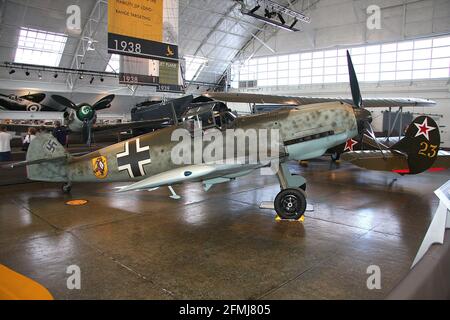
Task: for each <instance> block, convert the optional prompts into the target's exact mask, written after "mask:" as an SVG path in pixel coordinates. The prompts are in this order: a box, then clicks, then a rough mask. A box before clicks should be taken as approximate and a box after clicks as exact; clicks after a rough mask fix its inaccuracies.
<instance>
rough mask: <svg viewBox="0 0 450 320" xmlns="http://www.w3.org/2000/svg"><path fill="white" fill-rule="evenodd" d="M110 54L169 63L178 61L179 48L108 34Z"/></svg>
mask: <svg viewBox="0 0 450 320" xmlns="http://www.w3.org/2000/svg"><path fill="white" fill-rule="evenodd" d="M108 53H117V54H121V55H126V56H134V57H139V58H147V59H155V60H161V61H168V62H177V61H178V46H176V45H173V44H168V43H162V42H156V41H151V40H143V39H138V38H132V37H127V36H123V35H120V34H115V33H108Z"/></svg>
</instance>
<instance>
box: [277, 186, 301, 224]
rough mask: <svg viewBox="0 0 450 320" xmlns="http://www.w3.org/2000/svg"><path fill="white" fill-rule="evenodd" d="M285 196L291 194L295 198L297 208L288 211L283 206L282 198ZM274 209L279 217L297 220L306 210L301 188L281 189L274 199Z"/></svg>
mask: <svg viewBox="0 0 450 320" xmlns="http://www.w3.org/2000/svg"><path fill="white" fill-rule="evenodd" d="M287 196H293V197H294V198H296V200H297V206H296V207H297V210H295V211H294V212H288V211H286V210H285V208H284V207H283V203H282V202H283V200H284V198H285V197H287ZM274 207H275V211H276V212H277V214H278V216H279V217H280V218H281V219H288V220H298V219H300V218H301V217H302V216H303V214H304V213H305V211H306V193H305V191H303V190H302V189H297V188H288V189H284V190H281V191H280V192H279V193H278V194H277V196H276V197H275V200H274Z"/></svg>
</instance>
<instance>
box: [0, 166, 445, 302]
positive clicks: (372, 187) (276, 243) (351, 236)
mask: <svg viewBox="0 0 450 320" xmlns="http://www.w3.org/2000/svg"><path fill="white" fill-rule="evenodd" d="M292 169H293V170H295V171H298V173H301V174H303V175H305V176H306V177H307V179H308V190H307V193H308V196H309V200H310V202H311V203H313V204H314V207H315V210H314V212H311V213H307V215H306V219H305V222H304V223H303V224H302V223H298V222H276V221H275V220H274V212H273V211H271V210H261V209H259V208H258V206H259V203H260V202H261V201H264V200H272V199H273V198H274V197H275V195H276V193H277V192H278V191H279V187H278V182H277V180H276V178H275V177H272V176H269V177H268V176H260V175H259V174H258V172H255V173H254V174H252V175H249V176H247V177H244V178H241V179H238V180H236V181H234V182H232V183H228V184H223V185H219V186H215V187H213V188H212V189H211V190H210V191H208V192H207V193H205V192H203V190H202V187H201V185H200V184H189V185H186V186H177V187H175V189H176V190H177V191H178V192H179V193H180V194H181V195H182V199H181V200H172V199H169V198H168V195H169V193H168V190H167V189H166V188H163V189H159V190H156V191H153V192H131V193H126V194H117V193H115V192H114V191H115V190H116V189H115V187H117V186H120V185H123V184H78V185H75V186H74V188H73V191H72V194H71V195H70V196H68V195H62V194H61V192H60V186H59V185H54V184H50V183H27V184H17V185H10V186H3V187H0V263H2V264H4V265H6V266H8V267H10V268H12V269H14V270H16V271H18V272H20V273H22V274H24V275H26V276H28V277H31V278H33V279H35V280H37V281H39V282H40V283H41V284H43V285H44V286H46V287H47V288H48V289H49V290H50V291H51V292H52V294H53V295H54V296H55V298H57V299H104V298H106V299H111V298H112V299H117V298H136V299H180V298H181V299H190V298H192V299H373V298H383V297H385V296H386V295H387V293H388V292H389V291H390V290H391V289H392V288H393V287H394V286H395V285H396V284H397V283H398V282H399V281H400V280H401V279H402V277H404V276H405V275H406V274H407V272H408V269H409V266H410V265H411V262H412V261H413V259H414V256H415V254H416V252H417V249H418V247H419V245H420V243H421V240H422V237H423V236H424V234H425V232H426V229H427V227H428V225H429V223H430V221H431V217H432V214H433V212H434V210H435V208H436V207H437V203H438V201H437V198H436V197H435V196H434V194H433V190H435V189H436V188H438V187H439V186H440V185H441V184H443V183H444V182H445V181H447V179H449V177H450V174H449V173H448V172H447V171H444V172H438V173H425V174H421V175H417V176H405V177H400V176H397V175H394V174H392V173H379V172H371V171H366V170H362V169H358V168H355V167H353V166H351V165H349V164H341V165H340V166H336V165H332V164H330V162H329V161H328V159H327V158H323V159H320V160H315V161H311V162H310V163H309V165H308V167H306V168H305V167H299V166H297V164H293V165H292ZM394 178H397V179H398V180H397V181H395V180H393V179H394ZM69 199H86V200H88V201H89V202H88V204H87V205H85V206H81V207H71V206H67V205H66V204H65V203H66V201H67V200H69ZM70 265H77V266H79V267H80V269H81V290H69V289H67V285H66V280H67V277H68V276H69V275H68V274H67V273H66V269H67V267H68V266H70ZM370 265H377V266H379V267H380V268H381V285H382V288H381V290H376V289H375V290H369V289H368V288H367V285H366V281H367V278H368V276H369V275H368V274H367V272H366V271H367V268H368V266H370Z"/></svg>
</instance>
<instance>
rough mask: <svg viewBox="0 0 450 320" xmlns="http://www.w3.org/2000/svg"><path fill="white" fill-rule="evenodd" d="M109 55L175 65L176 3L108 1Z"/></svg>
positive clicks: (176, 43)
mask: <svg viewBox="0 0 450 320" xmlns="http://www.w3.org/2000/svg"><path fill="white" fill-rule="evenodd" d="M108 52H109V53H116V54H120V55H128V56H134V57H141V58H148V59H158V60H163V61H178V0H133V1H131V0H109V1H108Z"/></svg>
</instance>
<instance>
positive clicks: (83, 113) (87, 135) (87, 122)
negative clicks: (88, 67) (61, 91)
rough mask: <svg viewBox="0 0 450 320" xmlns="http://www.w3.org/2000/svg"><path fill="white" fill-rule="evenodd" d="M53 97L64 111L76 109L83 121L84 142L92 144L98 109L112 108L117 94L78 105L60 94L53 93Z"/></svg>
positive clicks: (77, 114) (78, 117)
mask: <svg viewBox="0 0 450 320" xmlns="http://www.w3.org/2000/svg"><path fill="white" fill-rule="evenodd" d="M51 97H52V99H53V100H54V101H55V102H56V103H58V104H59V105H60V106H62V107H63V110H62V111H67V109H72V110H74V111H75V115H76V117H77V119H78V120H79V121H81V122H82V123H83V125H82V129H81V134H82V137H83V142H85V143H86V144H88V145H90V144H91V140H92V127H93V125H94V123H95V121H96V118H97V114H96V111H98V110H102V109H107V108H110V107H111V102H112V101H113V100H114V97H115V96H114V95H113V94H110V95H108V96H105V97H103V98H101V99H100V100H98V101H97V102H95V103H94V104H93V105H90V104H88V103H80V104H78V105H77V104H75V103H74V102H72V101H70V100H69V99H67V98H65V97H63V96H60V95H52V96H51Z"/></svg>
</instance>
